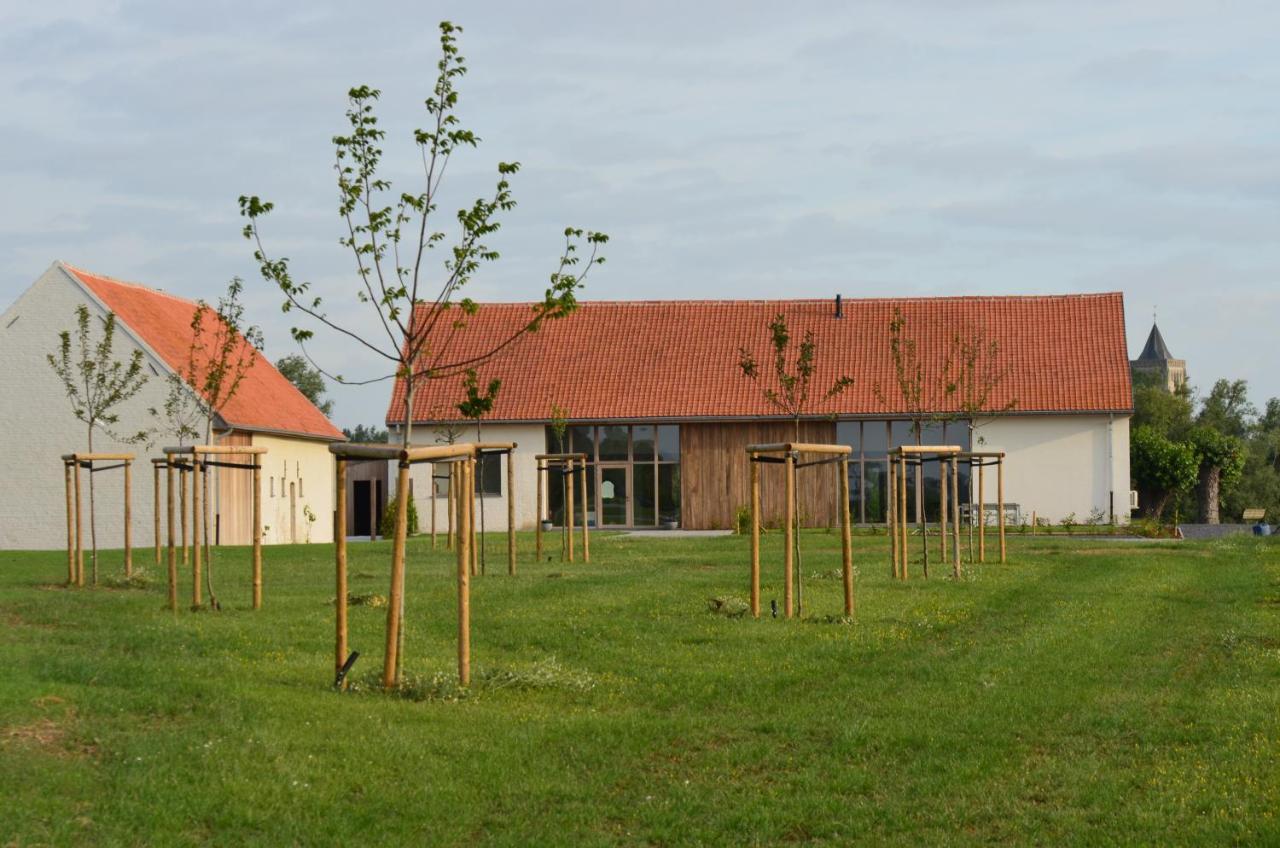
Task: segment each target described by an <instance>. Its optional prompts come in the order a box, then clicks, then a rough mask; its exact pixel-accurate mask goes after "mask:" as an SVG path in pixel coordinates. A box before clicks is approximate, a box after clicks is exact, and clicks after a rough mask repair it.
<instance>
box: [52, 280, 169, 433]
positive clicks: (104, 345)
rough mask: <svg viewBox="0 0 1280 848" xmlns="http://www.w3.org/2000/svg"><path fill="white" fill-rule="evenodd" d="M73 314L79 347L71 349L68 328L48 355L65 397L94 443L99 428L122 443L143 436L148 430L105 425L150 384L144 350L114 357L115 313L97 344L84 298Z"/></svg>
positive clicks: (59, 334) (110, 313)
mask: <svg viewBox="0 0 1280 848" xmlns="http://www.w3.org/2000/svg"><path fill="white" fill-rule="evenodd" d="M75 315H76V350H75V352H73V351H72V342H71V333H70V332H69V331H66V330H64V331H62V332H60V333H58V347H57V351H56V353H53V354H48V355H47V357H46V359H47V360H48V362H49V366H50V367H51V368H52V369H53V372H54V373H55V374H57V375H58V379H60V380H61V381H62V385H63V388H64V390H65V391H66V394H67V399H68V400H69V401H70V402H71V411H72V414H73V415H75V417H76V419H77V420H79V421H83V422H84V423H85V424H87V425H88V427H89V440H90V444H92V440H93V430H94V429H95V428H98V429H102V430H103V431H104V432H106V433H107V434H108V435H110V436H112V438H114V439H116V440H117V441H121V442H135V441H143V440H145V438H146V436H147V434H146V433H145V432H144V433H142V434H140V437H136V436H122V435H120V434H115V433H111V431H110V430H109V429H107V427H109V426H110V425H112V424H115V423H116V422H117V421H118V420H119V416H118V415H117V414H116V413H115V412H114V410H115V408H116V407H118V406H119V405H120V404H122V403H124V402H125V401H127V400H129V399H130V398H132V397H133V396H134V395H136V394H137V393H138V392H139V391H141V390H142V387H143V386H144V385H146V382H147V375H146V374H144V373H143V371H142V351H140V350H135V351H133V353H132V354H130V356H129V359H128V361H127V362H121V361H119V360H117V359H115V357H114V354H113V348H114V345H115V332H116V316H115V313H112V312H108V313H107V316H106V318H105V319H103V321H102V336H101V337H100V338H99V340H98V341H97V342H96V343H95V342H94V341H93V340H92V333H91V331H90V323H91V316H90V313H89V308H88V307H87V306H85V305H84V304H83V303H82V304H79V305H78V306H76V310H75Z"/></svg>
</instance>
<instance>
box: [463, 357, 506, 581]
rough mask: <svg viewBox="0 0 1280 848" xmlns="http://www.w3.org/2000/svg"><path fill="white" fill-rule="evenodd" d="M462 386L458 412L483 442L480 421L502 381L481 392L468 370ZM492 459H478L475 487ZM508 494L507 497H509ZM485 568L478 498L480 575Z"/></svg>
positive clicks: (481, 508) (481, 514) (475, 376)
mask: <svg viewBox="0 0 1280 848" xmlns="http://www.w3.org/2000/svg"><path fill="white" fill-rule="evenodd" d="M463 386H464V388H465V389H466V392H467V398H466V400H464V401H462V403H460V404H458V412H460V413H462V415H463V417H465V418H470V419H471V420H472V421H474V422H476V441H477V442H482V441H484V439H483V438H481V434H480V419H481V418H483V417H484V416H486V415H488V414H489V413H490V412H492V411H493V402H494V401H495V400H497V398H498V390H499V389H501V388H502V381H501V380H499V379H496V378H495V379H493V380H490V381H489V385H488V386H487V387H486V388H485V389H484V390H483V391H481V389H480V379H479V377H478V376H477V375H476V369H474V368H468V369H467V373H466V376H465V377H464V378H463ZM492 459H493V457H491V456H482V457H480V461H479V466H480V470H479V473H478V474H477V475H476V483H477V485H480V486H483V485H484V470H485V466H486V465H487V464H488V463H489V462H490V461H491V460H492ZM510 495H511V493H510V492H508V493H507V496H508V497H510ZM484 568H485V544H484V498H483V497H482V498H480V573H481V574H484Z"/></svg>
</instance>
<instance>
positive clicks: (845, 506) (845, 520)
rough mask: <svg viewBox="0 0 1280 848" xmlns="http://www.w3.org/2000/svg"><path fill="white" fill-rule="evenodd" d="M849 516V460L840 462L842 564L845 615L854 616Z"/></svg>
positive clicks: (851, 544)
mask: <svg viewBox="0 0 1280 848" xmlns="http://www.w3.org/2000/svg"><path fill="white" fill-rule="evenodd" d="M852 531H853V528H852V518H851V517H850V515H849V460H848V458H847V457H846V458H845V459H842V460H840V564H841V566H842V569H841V570H842V573H843V576H844V614H845V615H847V616H852V615H853V539H852V538H851V533H852Z"/></svg>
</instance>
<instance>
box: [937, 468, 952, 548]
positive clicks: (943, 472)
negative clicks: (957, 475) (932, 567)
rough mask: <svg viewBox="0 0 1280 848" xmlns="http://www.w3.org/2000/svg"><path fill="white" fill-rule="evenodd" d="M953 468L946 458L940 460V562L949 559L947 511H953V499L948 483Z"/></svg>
mask: <svg viewBox="0 0 1280 848" xmlns="http://www.w3.org/2000/svg"><path fill="white" fill-rule="evenodd" d="M950 471H951V469H950V468H949V467H948V463H947V461H946V460H945V459H939V460H938V550H939V552H940V554H941V555H940V556H939V557H938V562H940V563H945V562H946V561H947V513H948V512H950V511H951V499H950V498H949V497H947V488H948V487H947V484H948V483H950V482H951V481H950V480H949V479H947V478H948V475H949V474H950Z"/></svg>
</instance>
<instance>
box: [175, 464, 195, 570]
mask: <svg viewBox="0 0 1280 848" xmlns="http://www.w3.org/2000/svg"><path fill="white" fill-rule="evenodd" d="M188 476H191V475H188V474H187V469H186V468H185V467H184V466H182V465H179V466H178V492H179V496H180V497H181V499H182V504H181V507H182V564H183V565H186V564H187V561H188V560H189V559H190V556H189V555H188V551H189V545H188V544H187V541H188V540H187V513H188V509H187V507H188V505H190V503H191V498H189V497H188V496H187V482H188V480H187V478H188ZM194 520H195V519H194V518H193V519H192V521H194Z"/></svg>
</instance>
